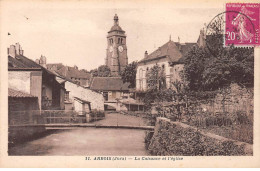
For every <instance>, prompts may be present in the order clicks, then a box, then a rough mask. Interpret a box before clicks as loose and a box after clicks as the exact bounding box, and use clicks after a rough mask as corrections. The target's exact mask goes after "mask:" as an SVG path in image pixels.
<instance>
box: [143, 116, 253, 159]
mask: <svg viewBox="0 0 260 171" xmlns="http://www.w3.org/2000/svg"><path fill="white" fill-rule="evenodd" d="M148 150H149V152H150V153H151V154H152V155H159V156H174V155H175V156H176V155H177V156H202V155H203V156H231V155H234V156H241V155H253V146H252V145H250V144H247V143H243V142H239V141H233V140H231V139H228V138H224V137H221V136H218V135H215V134H212V133H206V132H202V131H200V130H197V128H195V127H192V126H189V125H186V124H183V123H180V122H172V121H170V120H169V119H166V118H157V121H156V125H155V130H154V135H153V137H152V139H151V140H150V144H149V145H148Z"/></svg>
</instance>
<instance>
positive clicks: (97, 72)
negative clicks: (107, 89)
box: [90, 65, 111, 77]
mask: <svg viewBox="0 0 260 171" xmlns="http://www.w3.org/2000/svg"><path fill="white" fill-rule="evenodd" d="M90 72H91V73H92V76H93V77H110V76H111V71H110V68H109V67H108V66H106V65H101V66H99V67H98V68H97V69H94V70H91V71H90Z"/></svg>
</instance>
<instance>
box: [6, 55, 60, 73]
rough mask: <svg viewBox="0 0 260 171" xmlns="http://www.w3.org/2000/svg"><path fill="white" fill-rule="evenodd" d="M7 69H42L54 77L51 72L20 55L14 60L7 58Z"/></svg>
mask: <svg viewBox="0 0 260 171" xmlns="http://www.w3.org/2000/svg"><path fill="white" fill-rule="evenodd" d="M17 64H19V65H17ZM8 69H42V70H44V71H45V72H47V73H48V74H51V75H55V74H54V73H53V72H51V71H49V70H48V69H46V68H44V67H43V66H41V65H39V64H37V63H36V62H34V61H33V60H31V59H29V58H27V57H25V56H22V55H19V56H16V57H15V58H13V57H11V56H8Z"/></svg>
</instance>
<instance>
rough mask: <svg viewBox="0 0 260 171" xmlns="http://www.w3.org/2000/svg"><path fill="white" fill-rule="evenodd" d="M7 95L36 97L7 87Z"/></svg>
mask: <svg viewBox="0 0 260 171" xmlns="http://www.w3.org/2000/svg"><path fill="white" fill-rule="evenodd" d="M8 97H36V96H33V95H31V94H29V93H25V92H22V91H18V90H14V89H11V88H8Z"/></svg>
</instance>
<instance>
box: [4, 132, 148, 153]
mask: <svg viewBox="0 0 260 171" xmlns="http://www.w3.org/2000/svg"><path fill="white" fill-rule="evenodd" d="M144 137H145V131H143V130H132V129H104V128H81V129H73V130H63V131H62V130H60V131H56V132H54V133H53V134H51V135H47V136H45V137H42V138H40V139H37V140H33V141H30V142H26V143H24V144H20V145H17V146H15V147H13V148H11V149H10V150H9V155H83V156H87V155H99V156H101V155H103V156H105V155H117V156H120V155H121V156H125V155H132V156H138V155H139V156H141V155H143V156H145V155H148V152H147V151H146V150H145V143H144Z"/></svg>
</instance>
